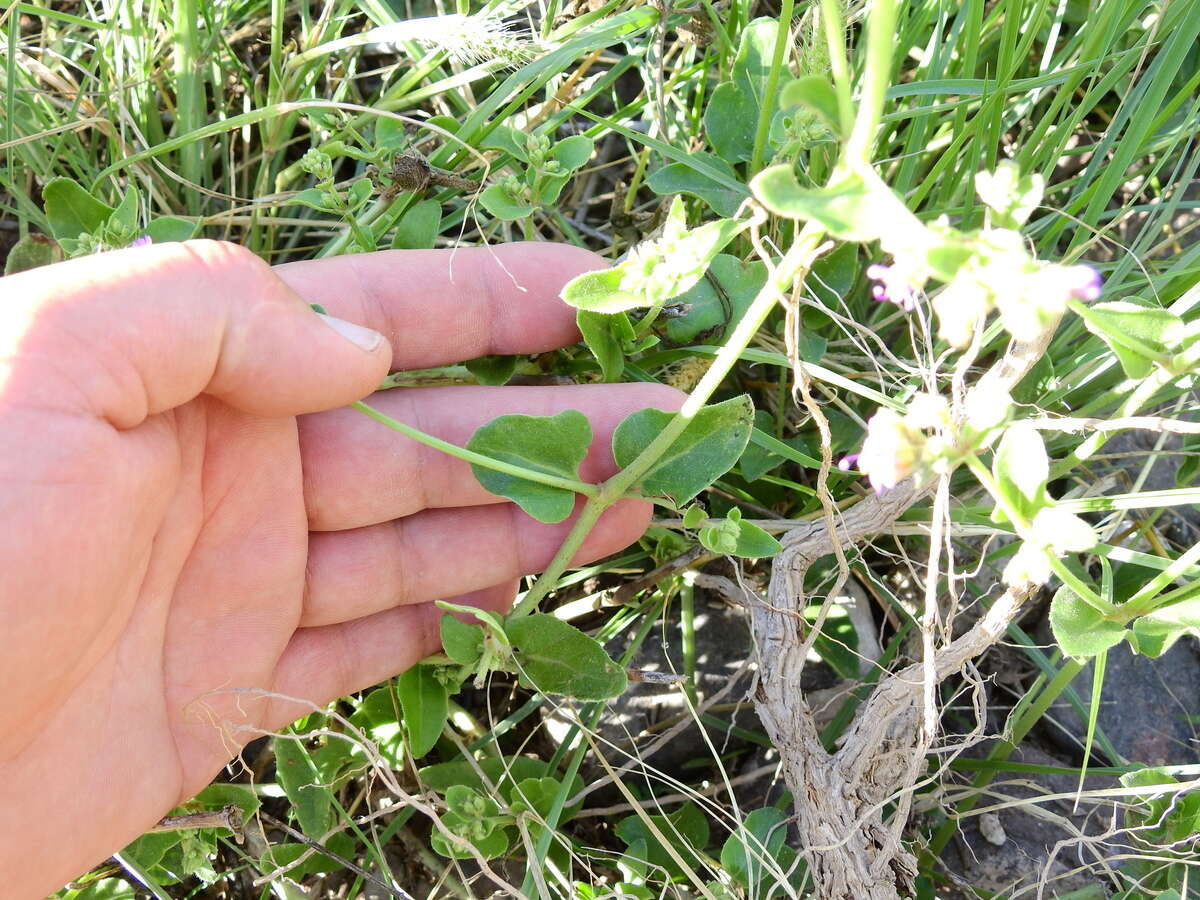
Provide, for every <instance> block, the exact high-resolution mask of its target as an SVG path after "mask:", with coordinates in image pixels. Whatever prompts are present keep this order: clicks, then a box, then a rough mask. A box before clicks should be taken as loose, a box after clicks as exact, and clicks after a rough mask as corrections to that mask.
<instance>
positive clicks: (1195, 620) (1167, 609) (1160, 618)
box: [1130, 597, 1200, 658]
mask: <svg viewBox="0 0 1200 900" xmlns="http://www.w3.org/2000/svg"><path fill="white" fill-rule="evenodd" d="M1186 634H1194V635H1200V597H1198V598H1195V599H1193V600H1184V601H1182V602H1180V603H1172V604H1171V605H1170V606H1164V607H1161V608H1160V609H1156V610H1154V612H1152V613H1147V614H1146V615H1144V616H1142V617H1141V618H1139V619H1137V620H1136V621H1135V622H1134V623H1133V638H1132V639H1131V641H1130V643H1132V644H1134V646H1135V649H1136V650H1137V652H1138V653H1141V654H1143V655H1145V656H1149V657H1154V658H1157V657H1159V656H1162V655H1163V654H1164V653H1166V652H1167V651H1168V650H1170V649H1171V646H1172V645H1173V644H1174V643H1175V642H1176V641H1177V640H1179V639H1180V638H1181V637H1183V636H1184V635H1186Z"/></svg>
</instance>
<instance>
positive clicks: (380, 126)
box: [375, 116, 408, 151]
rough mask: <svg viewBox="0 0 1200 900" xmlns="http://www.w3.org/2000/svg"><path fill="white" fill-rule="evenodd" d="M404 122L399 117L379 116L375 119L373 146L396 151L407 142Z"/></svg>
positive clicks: (378, 148)
mask: <svg viewBox="0 0 1200 900" xmlns="http://www.w3.org/2000/svg"><path fill="white" fill-rule="evenodd" d="M405 127H406V126H405V123H404V122H402V121H401V120H399V119H393V118H390V117H388V116H380V117H379V118H378V119H376V120H375V148H376V149H377V150H392V151H398V150H401V149H403V148H404V147H405V146H406V145H407V144H408V132H407V131H406V130H405Z"/></svg>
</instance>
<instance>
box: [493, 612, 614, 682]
mask: <svg viewBox="0 0 1200 900" xmlns="http://www.w3.org/2000/svg"><path fill="white" fill-rule="evenodd" d="M505 630H506V631H507V632H508V638H509V640H511V641H512V643H513V646H514V647H516V648H517V653H516V660H517V663H518V666H519V670H520V673H521V679H522V681H524V682H525V683H527V684H531V685H532V686H533V687H535V688H537V690H539V691H542V692H543V693H547V694H563V695H565V696H567V697H575V698H577V699H580V700H607V699H608V698H609V697H616V696H617V695H618V694H620V693H621V692H622V691H624V690H625V685H626V678H625V670H624V669H622V668H621V667H620V666H618V665H617V664H616V663H615V662H613V661H612V659H611V658H610V657H609V655H608V654H607V653H605V652H604V648H603V647H601V646H600V644H599V643H598V642H597V641H595V640H593V639H592V638H590V637H588V636H587V635H586V634H584V633H583V632H582V631H580V630H579V629H577V628H574V627H572V626H570V625H568V624H567V623H566V622H564V621H562V619H556V618H554V616H550V615H546V614H545V613H534V614H533V615H530V616H524V617H522V618H519V619H514V620H512V621H510V622H508V623H507V624H506V626H505Z"/></svg>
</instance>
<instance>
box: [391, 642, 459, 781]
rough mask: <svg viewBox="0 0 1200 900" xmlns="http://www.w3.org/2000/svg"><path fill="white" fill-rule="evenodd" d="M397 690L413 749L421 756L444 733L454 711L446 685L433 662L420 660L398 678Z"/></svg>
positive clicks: (416, 755)
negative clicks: (430, 663) (435, 670)
mask: <svg viewBox="0 0 1200 900" xmlns="http://www.w3.org/2000/svg"><path fill="white" fill-rule="evenodd" d="M396 693H398V694H399V695H400V706H401V708H402V709H403V710H404V727H405V728H406V729H408V746H409V749H410V750H411V751H412V755H413V759H420V758H421V757H422V756H424V755H425V754H426V753H428V752H429V751H430V750H432V749H433V745H434V744H436V743H437V740H438V738H440V737H441V736H442V729H443V728H444V727H445V725H446V717H447V716H448V715H449V714H450V707H449V697H448V695H447V692H446V686H445V685H444V684H442V682H441V681H440V680H438V678H437V675H436V674H435V672H434V667H433V666H425V665H420V664H418V665H415V666H413V667H412V668H410V669H409V670H408V671H407V672H405V673H404V674H403V675H401V676H400V677H399V679H397V681H396Z"/></svg>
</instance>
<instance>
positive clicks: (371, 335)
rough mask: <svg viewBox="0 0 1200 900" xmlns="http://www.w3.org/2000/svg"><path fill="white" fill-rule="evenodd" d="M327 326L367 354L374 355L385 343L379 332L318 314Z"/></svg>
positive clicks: (334, 317)
mask: <svg viewBox="0 0 1200 900" xmlns="http://www.w3.org/2000/svg"><path fill="white" fill-rule="evenodd" d="M317 315H318V316H320V317H321V321H323V322H324V323H325V324H326V325H328V326H329V327H330V328H332V329H333V330H334V331H336V332H337V333H338V334H340V335H341V336H342V337H344V338H345V339H346V340H348V341H349V342H350V343H352V344H353V345H354V346H356V347H358V348H359V349H360V350H364V351H366V352H367V353H374V352H375V351H376V350H378V349H379V345H380V344H382V343H383V335H382V334H380V333H379V332H378V331H373V330H372V329H370V328H363V327H362V326H361V325H355V324H354V323H353V322H347V321H346V320H345V319H339V318H337V317H336V316H330V315H326V314H325V313H317Z"/></svg>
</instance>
